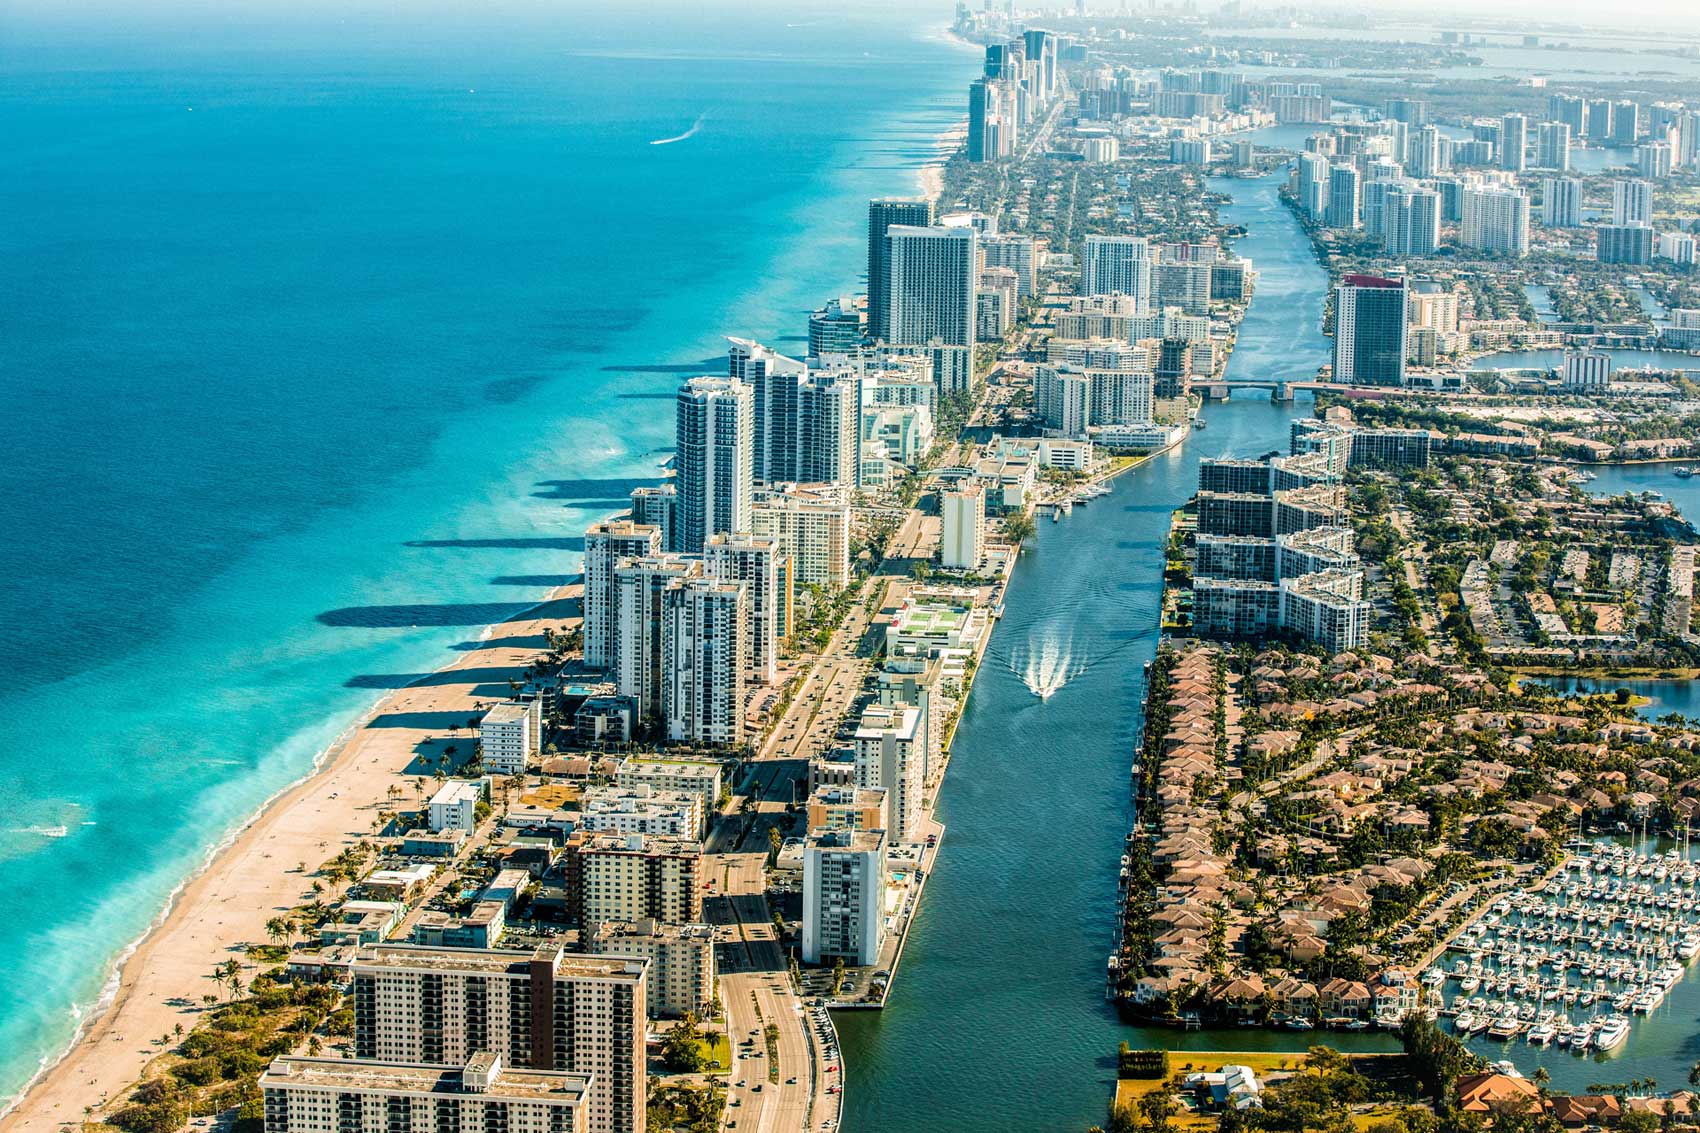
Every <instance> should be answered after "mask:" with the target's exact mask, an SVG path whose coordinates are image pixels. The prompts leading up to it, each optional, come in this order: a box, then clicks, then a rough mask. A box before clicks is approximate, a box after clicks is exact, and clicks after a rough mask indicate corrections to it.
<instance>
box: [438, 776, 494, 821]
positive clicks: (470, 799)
mask: <svg viewBox="0 0 1700 1133" xmlns="http://www.w3.org/2000/svg"><path fill="white" fill-rule="evenodd" d="M483 798H484V787H483V784H481V783H477V782H473V781H470V780H466V779H451V780H450V781H449V782H447V783H444V784H443V785H442V786H441V787H439V788H438V789H437V793H436V794H434V795H432V796H431V829H432V831H433V832H435V833H438V834H441V833H442V832H443V831H445V830H464V831H465V832H467V833H468V834H470V833H472V831H473V829H474V828H475V827H476V826H477V825H478V818H477V812H478V803H479V802H480V800H482V799H483Z"/></svg>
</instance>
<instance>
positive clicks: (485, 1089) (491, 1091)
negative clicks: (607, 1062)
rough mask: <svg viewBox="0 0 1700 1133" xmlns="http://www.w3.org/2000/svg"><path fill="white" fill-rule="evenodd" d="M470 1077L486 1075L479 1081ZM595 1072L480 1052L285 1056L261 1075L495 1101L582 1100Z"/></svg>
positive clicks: (271, 1081) (322, 1085) (288, 1083)
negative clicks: (454, 1060) (444, 1060)
mask: <svg viewBox="0 0 1700 1133" xmlns="http://www.w3.org/2000/svg"><path fill="white" fill-rule="evenodd" d="M468 1078H483V1079H484V1081H483V1082H482V1083H480V1084H479V1085H477V1086H473V1085H470V1084H468V1083H467V1082H466V1079H468ZM590 1082H591V1079H590V1075H588V1074H573V1073H565V1072H560V1071H552V1070H510V1069H507V1068H505V1067H503V1066H502V1065H501V1062H500V1060H499V1059H496V1058H495V1057H494V1056H492V1055H489V1054H483V1053H480V1054H475V1055H473V1056H472V1060H471V1061H470V1062H469V1063H468V1064H467V1066H466V1067H464V1068H463V1067H459V1066H420V1065H415V1064H412V1063H400V1062H369V1061H365V1060H362V1059H348V1058H279V1059H276V1060H275V1061H273V1062H272V1064H271V1065H270V1066H268V1067H267V1068H266V1072H265V1073H264V1074H262V1075H261V1076H260V1086H261V1087H262V1088H264V1087H268V1086H270V1087H284V1088H288V1087H311V1088H314V1089H322V1090H368V1091H374V1092H379V1093H386V1094H470V1093H476V1094H481V1095H483V1096H485V1097H488V1098H491V1099H492V1100H502V1099H513V1100H516V1101H531V1102H536V1101H554V1102H559V1103H562V1104H573V1105H581V1104H583V1103H584V1100H585V1097H586V1095H588V1094H589V1093H590Z"/></svg>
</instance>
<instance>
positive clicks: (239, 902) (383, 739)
mask: <svg viewBox="0 0 1700 1133" xmlns="http://www.w3.org/2000/svg"><path fill="white" fill-rule="evenodd" d="M579 589H580V584H579V583H576V582H575V583H570V584H567V585H565V586H560V587H556V588H555V589H553V590H551V591H550V592H549V593H548V594H547V595H546V596H544V597H543V598H542V599H540V600H539V601H537V602H536V603H535V604H533V605H531V606H529V607H527V608H526V609H524V610H522V611H520V612H518V613H517V614H515V615H514V617H513V619H512V620H511V621H508V622H501V623H492V624H490V625H486V626H484V627H483V628H482V629H481V630H480V631H479V635H478V638H477V641H478V643H479V647H478V648H476V649H469V650H466V651H465V652H464V653H463V654H461V655H459V656H457V657H455V658H453V659H452V660H451V661H449V662H448V663H447V664H445V665H442V666H440V667H439V668H437V669H436V670H434V671H433V672H431V673H429V674H427V675H425V676H423V677H421V678H419V679H418V680H416V681H414V682H412V683H411V684H408V685H405V686H402V687H400V688H396V689H392V690H390V691H388V692H386V693H385V694H383V695H382V696H381V697H379V698H378V699H377V701H375V702H374V703H373V704H372V705H371V706H370V707H369V708H368V709H366V711H365V712H363V713H362V714H361V715H360V716H358V717H357V718H356V719H355V720H353V721H352V722H351V723H350V724H349V725H348V727H347V728H345V729H344V730H343V731H342V732H341V733H339V734H338V736H337V738H336V739H335V740H333V741H332V742H331V743H330V744H328V745H326V746H325V748H324V749H323V750H322V751H321V752H319V753H318V755H317V756H315V758H314V761H313V765H312V767H311V768H310V769H309V770H307V771H306V772H304V773H303V774H302V776H301V777H300V778H298V779H296V780H294V781H293V782H292V783H290V784H288V785H287V786H285V787H283V788H281V789H280V790H279V791H277V792H276V793H274V794H273V795H272V796H271V797H270V798H268V799H267V800H265V802H263V803H262V804H261V805H260V806H259V807H257V808H256V809H255V810H254V811H253V812H252V813H251V814H250V815H249V816H248V818H247V819H245V820H244V821H243V822H242V823H240V824H238V825H236V826H234V827H232V828H231V829H230V830H229V831H228V832H226V833H225V834H224V835H223V836H222V837H221V838H220V839H219V840H218V841H217V842H215V843H214V844H213V845H211V846H209V847H208V849H207V852H206V855H205V857H204V859H203V860H202V863H201V865H200V866H199V867H198V868H197V869H196V870H195V871H194V872H192V873H191V874H189V875H188V876H186V877H185V878H184V879H183V881H182V882H181V883H180V884H178V885H177V887H176V888H174V889H173V890H172V892H171V894H170V896H169V897H168V898H167V900H166V903H165V905H164V907H163V908H162V909H161V910H160V912H159V914H158V915H157V916H156V917H155V918H154V919H153V920H152V921H151V922H150V923H149V925H148V927H147V929H146V930H145V931H144V932H143V933H141V934H140V935H139V936H138V937H137V938H136V939H134V940H133V941H131V942H130V943H129V944H128V945H126V946H125V948H124V949H122V950H121V951H120V952H118V953H117V955H116V956H115V958H114V960H113V962H112V969H111V971H110V972H109V974H108V975H107V977H106V979H105V980H104V981H103V983H102V985H101V991H100V994H99V995H98V996H97V997H96V999H95V1000H94V1001H93V1002H92V1003H90V1004H88V1005H87V1006H86V1007H81V1008H80V1011H81V1017H80V1018H79V1020H78V1023H77V1026H76V1029H75V1030H74V1032H73V1034H72V1036H71V1038H70V1039H69V1040H68V1041H67V1042H66V1043H65V1045H64V1047H63V1048H62V1049H61V1050H60V1051H59V1052H58V1053H57V1054H56V1055H54V1056H53V1057H51V1058H50V1059H46V1060H44V1061H43V1064H42V1066H41V1068H40V1069H39V1070H38V1071H37V1072H36V1073H35V1074H34V1075H33V1076H32V1077H31V1078H30V1079H29V1081H28V1082H27V1083H25V1085H24V1086H23V1088H22V1089H21V1090H20V1092H19V1093H18V1094H17V1096H16V1097H14V1098H12V1099H10V1100H9V1101H8V1102H7V1103H6V1105H5V1108H4V1109H3V1110H0V1130H6V1131H7V1133H11V1131H13V1130H48V1129H55V1130H56V1129H60V1128H62V1127H64V1126H66V1125H68V1124H80V1123H82V1122H83V1121H84V1120H85V1119H86V1118H85V1107H92V1108H93V1109H94V1110H95V1111H101V1110H104V1109H105V1108H106V1107H107V1106H109V1105H111V1104H113V1103H115V1102H119V1101H122V1100H123V1099H124V1098H125V1097H126V1096H127V1095H128V1092H129V1090H130V1088H131V1087H132V1086H133V1085H134V1084H135V1083H136V1082H137V1081H139V1080H140V1079H141V1077H142V1075H143V1073H144V1072H145V1070H146V1068H147V1066H148V1064H149V1063H151V1062H152V1061H153V1060H154V1059H155V1058H157V1057H158V1056H159V1055H161V1054H164V1053H166V1052H167V1051H168V1050H169V1049H170V1044H167V1045H164V1046H161V1045H156V1043H155V1036H163V1035H165V1034H166V1033H168V1032H170V1031H171V1030H172V1028H173V1027H174V1026H177V1025H181V1026H182V1027H183V1029H184V1031H185V1032H188V1031H190V1030H192V1029H193V1028H194V1026H195V1023H196V1022H197V1020H198V1018H199V1016H200V1015H201V1014H202V1012H203V1011H204V1008H203V1006H202V1005H201V1002H200V996H201V995H202V994H204V993H206V992H208V991H209V988H208V987H207V984H208V983H209V980H208V977H207V975H206V973H207V972H209V971H210V970H211V968H212V966H213V964H215V963H217V962H219V961H220V960H221V959H223V958H228V957H232V956H234V957H236V958H238V959H243V953H244V951H245V946H246V945H250V944H256V943H263V942H265V940H266V935H265V927H264V926H265V922H266V921H267V920H269V919H270V918H271V917H273V916H275V915H276V914H277V913H278V912H280V911H283V910H285V909H289V908H293V907H294V906H296V905H299V904H301V903H303V902H305V901H307V900H309V899H311V896H312V893H311V886H312V884H313V880H312V878H313V873H314V872H316V870H317V867H318V865H319V864H320V863H322V862H324V861H326V860H329V859H330V858H332V857H334V856H335V855H336V854H337V853H338V852H340V851H341V849H342V848H343V847H344V846H346V845H348V844H349V843H351V842H354V841H358V840H360V839H361V838H362V837H366V836H368V834H369V826H370V823H369V820H368V819H367V817H366V816H367V815H369V814H370V813H372V811H373V809H374V808H375V807H376V808H382V807H384V806H387V805H391V804H392V803H393V802H395V800H392V799H391V798H390V797H389V794H388V791H389V789H390V788H391V787H400V788H401V789H402V790H403V791H404V792H406V793H407V794H409V795H412V794H414V793H415V788H416V786H417V783H418V782H419V781H420V780H421V779H425V780H427V781H428V780H429V776H428V775H425V776H422V775H420V774H418V773H417V771H411V772H410V768H413V767H414V764H415V759H416V756H417V754H418V752H419V749H420V748H422V747H424V746H426V745H429V744H434V743H438V742H440V739H441V736H440V733H442V732H445V731H447V730H448V723H447V719H446V718H447V717H451V716H454V715H456V714H462V713H464V714H465V715H466V716H468V717H470V715H472V714H473V712H474V711H475V707H474V706H475V704H476V703H478V702H480V701H487V700H490V699H492V698H495V697H496V696H497V695H498V694H494V693H490V692H487V691H484V690H486V689H487V687H488V679H489V677H490V675H491V670H492V669H498V670H514V671H517V670H518V669H521V668H523V667H524V665H525V664H526V663H527V662H529V660H530V659H531V658H533V657H535V656H536V655H537V654H538V653H540V652H542V651H543V648H544V645H543V639H542V636H541V631H542V629H543V627H544V626H545V625H549V626H555V625H558V624H560V623H562V622H564V621H566V620H568V619H569V618H571V617H576V616H577V612H576V608H575V609H573V610H571V611H570V612H569V610H568V608H567V607H566V603H568V602H569V601H570V600H572V599H574V598H575V596H576V595H577V593H578V592H579ZM575 606H576V603H575ZM502 627H505V628H508V629H511V630H512V631H513V632H512V633H510V634H507V635H504V637H503V639H502V640H503V641H505V642H510V643H509V644H504V645H491V644H490V642H491V641H492V639H493V638H494V637H495V636H496V631H497V629H498V628H502ZM511 642H520V643H522V644H518V645H516V644H512V643H511ZM463 670H465V671H471V672H473V673H474V674H475V675H473V676H472V677H471V678H470V679H469V680H468V681H466V682H460V683H455V682H451V681H445V680H444V677H445V675H446V674H451V673H454V672H457V671H463ZM400 707H406V708H409V709H411V710H412V712H413V713H415V714H434V715H435V716H436V717H438V718H437V719H429V718H426V717H425V716H424V715H422V716H421V718H419V719H416V720H414V721H413V722H406V721H405V716H406V714H397V715H398V719H397V721H396V722H395V723H394V724H390V723H380V721H381V720H383V718H384V717H386V716H387V715H389V714H390V713H391V711H392V710H394V709H397V708H400ZM439 725H440V726H439ZM451 742H452V741H451ZM398 760H399V765H397V761H398ZM397 805H400V804H397ZM354 826H365V827H367V828H368V829H367V830H360V829H351V827H354ZM264 847H270V848H271V850H275V849H278V848H280V847H281V848H283V849H284V850H285V851H286V852H284V853H282V854H278V855H276V860H274V854H273V853H272V852H271V850H268V849H265V848H264ZM291 857H294V858H295V860H296V861H298V862H301V863H302V864H304V865H305V866H306V867H307V868H306V870H304V871H297V870H296V869H295V868H294V867H293V866H291V865H290V864H289V860H290V858H291ZM330 894H331V895H332V896H334V895H335V892H334V888H333V889H332V890H330ZM214 912H216V913H218V914H220V915H219V916H218V917H213V916H210V915H209V914H212V913H214ZM168 945H172V946H175V950H171V951H168V950H167V946H168ZM156 961H157V962H156ZM244 966H245V967H251V965H248V964H247V963H246V961H245V960H244ZM113 1043H122V1044H123V1049H122V1050H121V1051H115V1050H114V1049H113V1047H112V1044H113Z"/></svg>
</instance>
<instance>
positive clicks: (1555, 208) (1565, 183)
mask: <svg viewBox="0 0 1700 1133" xmlns="http://www.w3.org/2000/svg"><path fill="white" fill-rule="evenodd" d="M1541 222H1542V223H1543V224H1545V225H1546V226H1547V227H1548V228H1576V227H1578V226H1579V225H1581V223H1582V180H1581V178H1579V177H1548V178H1546V179H1545V180H1543V181H1542V182H1541Z"/></svg>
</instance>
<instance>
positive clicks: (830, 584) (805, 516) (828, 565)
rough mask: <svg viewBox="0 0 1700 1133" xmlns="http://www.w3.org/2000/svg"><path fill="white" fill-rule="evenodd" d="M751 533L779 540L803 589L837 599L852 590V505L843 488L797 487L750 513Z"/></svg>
mask: <svg viewBox="0 0 1700 1133" xmlns="http://www.w3.org/2000/svg"><path fill="white" fill-rule="evenodd" d="M750 530H751V532H752V533H754V534H755V535H757V536H761V537H764V538H769V539H774V540H777V541H778V543H779V549H780V551H781V552H782V553H783V554H784V555H785V556H786V557H788V558H789V559H790V560H791V563H792V568H793V570H794V571H795V573H796V581H797V583H798V584H799V585H805V586H821V587H824V588H825V589H826V591H827V592H828V593H829V594H836V593H838V592H839V591H840V590H842V589H844V588H845V587H846V586H848V585H850V503H849V499H848V497H847V495H846V493H845V492H844V491H843V490H842V489H839V488H827V487H818V486H804V485H792V486H789V487H786V488H784V489H782V490H779V491H773V492H768V493H765V494H764V495H763V496H762V498H761V499H759V500H757V501H756V503H755V506H754V507H752V508H751V509H750Z"/></svg>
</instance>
